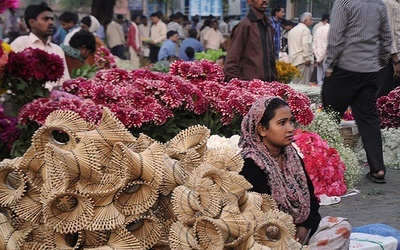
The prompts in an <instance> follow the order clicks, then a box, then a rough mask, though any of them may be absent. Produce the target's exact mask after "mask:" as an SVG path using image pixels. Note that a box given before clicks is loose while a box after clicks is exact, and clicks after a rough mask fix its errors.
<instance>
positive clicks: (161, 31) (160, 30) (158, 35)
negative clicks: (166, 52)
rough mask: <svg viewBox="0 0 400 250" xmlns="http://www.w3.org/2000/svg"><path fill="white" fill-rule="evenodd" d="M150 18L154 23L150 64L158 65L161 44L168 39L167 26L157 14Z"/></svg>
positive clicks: (151, 35) (151, 30) (151, 29)
mask: <svg viewBox="0 0 400 250" xmlns="http://www.w3.org/2000/svg"><path fill="white" fill-rule="evenodd" d="M150 18H151V22H152V23H153V24H152V25H151V28H150V62H151V63H156V62H157V61H158V52H159V51H160V47H161V44H162V43H163V42H164V41H165V40H166V39H167V25H166V24H165V23H164V22H163V21H162V20H161V16H159V15H158V14H157V13H153V14H151V15H150Z"/></svg>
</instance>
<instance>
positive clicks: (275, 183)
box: [239, 97, 351, 249]
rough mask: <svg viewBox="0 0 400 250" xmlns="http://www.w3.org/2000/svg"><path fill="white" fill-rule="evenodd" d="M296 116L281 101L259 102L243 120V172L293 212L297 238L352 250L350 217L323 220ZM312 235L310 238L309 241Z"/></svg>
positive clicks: (261, 190) (281, 207)
mask: <svg viewBox="0 0 400 250" xmlns="http://www.w3.org/2000/svg"><path fill="white" fill-rule="evenodd" d="M292 121H293V116H292V113H291V110H290V108H289V106H288V104H287V103H286V102H285V101H284V100H282V99H281V98H280V97H264V98H260V99H258V100H256V101H255V102H254V103H253V105H252V107H251V108H250V111H249V112H248V113H247V114H246V115H245V116H244V117H243V121H242V124H241V126H242V127H241V130H242V134H241V137H240V140H239V147H241V148H242V150H241V155H242V157H243V158H244V166H243V169H242V171H241V172H240V174H241V175H243V176H244V177H245V178H246V180H247V181H249V182H250V183H251V184H252V185H253V188H252V189H251V190H250V191H254V192H258V193H263V194H269V195H271V196H272V198H273V199H274V200H275V201H276V203H277V205H278V208H279V210H281V211H283V212H286V213H288V214H290V215H291V216H292V217H293V222H294V224H295V225H296V239H297V240H298V241H299V242H300V243H302V244H303V243H304V244H309V246H310V249H317V245H318V244H322V243H323V244H325V245H324V249H348V248H349V243H350V242H349V241H350V233H351V226H350V224H349V223H348V221H347V219H345V218H340V217H324V218H323V219H322V220H321V215H320V214H319V212H318V210H319V203H318V200H317V198H316V196H315V195H314V186H313V184H312V182H311V179H310V178H309V176H308V174H307V172H306V171H305V168H304V163H303V161H302V159H301V158H300V156H299V155H298V153H297V151H296V149H295V148H294V146H293V145H292V142H293V133H294V126H293V123H292ZM309 237H311V238H309Z"/></svg>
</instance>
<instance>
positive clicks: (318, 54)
mask: <svg viewBox="0 0 400 250" xmlns="http://www.w3.org/2000/svg"><path fill="white" fill-rule="evenodd" d="M329 28H330V25H329V23H328V22H327V23H326V24H324V25H323V26H321V27H319V28H318V30H317V31H316V32H315V34H314V37H313V51H314V55H315V60H316V62H317V83H318V85H322V78H323V75H324V72H325V70H326V68H325V67H324V60H325V58H326V47H327V46H328V34H329Z"/></svg>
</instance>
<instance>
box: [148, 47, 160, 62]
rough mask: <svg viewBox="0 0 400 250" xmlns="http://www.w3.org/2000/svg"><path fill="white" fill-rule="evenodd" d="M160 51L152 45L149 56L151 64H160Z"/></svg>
mask: <svg viewBox="0 0 400 250" xmlns="http://www.w3.org/2000/svg"><path fill="white" fill-rule="evenodd" d="M159 51H160V47H158V46H156V45H152V44H150V55H149V58H150V62H151V63H156V62H158V52H159Z"/></svg>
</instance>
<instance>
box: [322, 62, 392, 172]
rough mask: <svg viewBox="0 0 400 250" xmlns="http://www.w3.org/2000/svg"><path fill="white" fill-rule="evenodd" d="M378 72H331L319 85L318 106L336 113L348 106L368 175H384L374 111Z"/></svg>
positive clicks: (378, 126)
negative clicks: (361, 142)
mask: <svg viewBox="0 0 400 250" xmlns="http://www.w3.org/2000/svg"><path fill="white" fill-rule="evenodd" d="M379 83H380V78H379V72H373V73H355V72H350V71H347V70H344V69H340V68H335V70H334V71H333V74H332V75H331V76H330V77H326V78H325V80H324V84H323V85H322V104H323V106H324V108H329V107H330V108H332V109H333V110H335V111H337V112H339V113H340V116H343V113H344V112H345V111H346V109H347V107H348V106H351V109H352V113H353V116H354V119H355V121H356V123H357V126H358V131H359V133H360V136H361V139H362V141H363V144H364V149H365V152H366V153H367V160H368V164H369V167H370V171H371V172H372V173H375V172H378V171H380V170H383V171H386V168H385V165H384V164H383V153H382V137H381V130H380V118H379V113H378V110H377V109H376V93H377V91H378V86H379Z"/></svg>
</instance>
